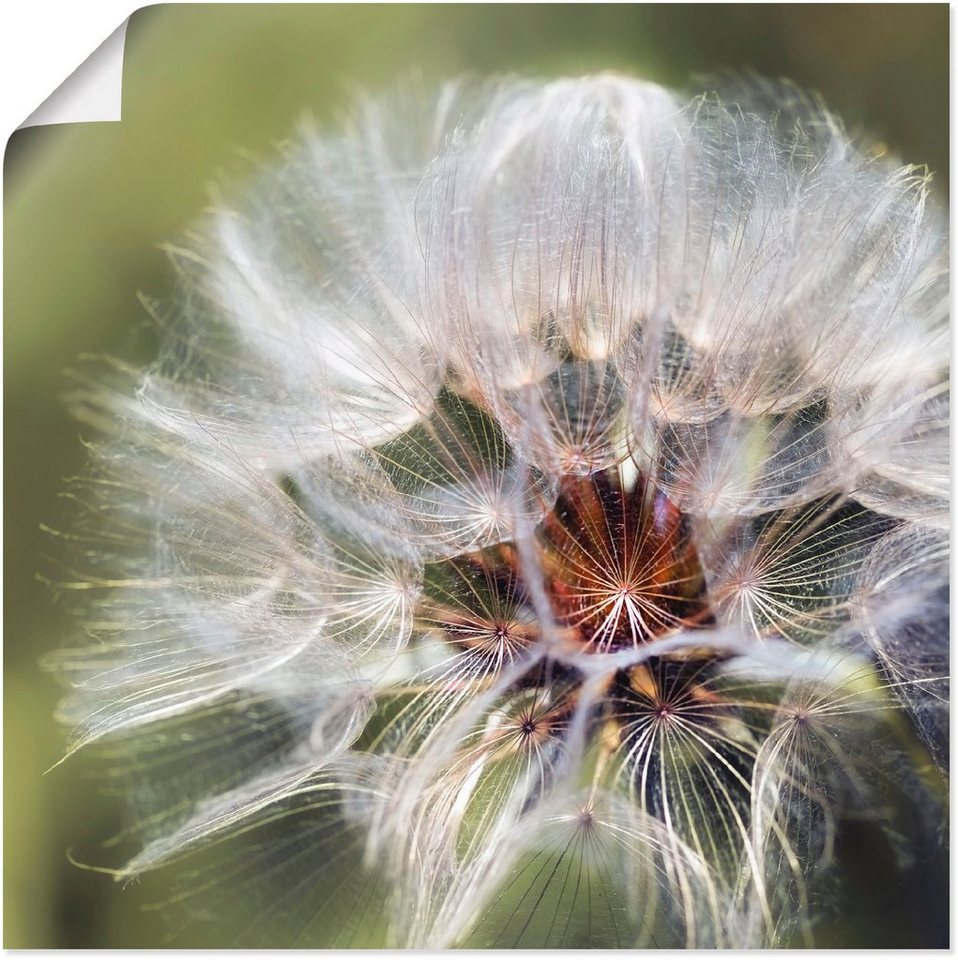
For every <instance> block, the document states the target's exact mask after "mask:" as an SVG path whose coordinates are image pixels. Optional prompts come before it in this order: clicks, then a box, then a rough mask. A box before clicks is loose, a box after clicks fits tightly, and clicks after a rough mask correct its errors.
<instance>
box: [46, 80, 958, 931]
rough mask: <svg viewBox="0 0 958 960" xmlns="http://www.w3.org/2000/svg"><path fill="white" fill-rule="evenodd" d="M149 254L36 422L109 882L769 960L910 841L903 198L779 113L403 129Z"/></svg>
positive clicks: (874, 159) (318, 140) (494, 108)
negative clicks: (163, 270) (71, 550)
mask: <svg viewBox="0 0 958 960" xmlns="http://www.w3.org/2000/svg"><path fill="white" fill-rule="evenodd" d="M170 254H171V260H172V263H173V265H174V267H175V270H176V272H177V276H178V294H177V297H176V299H175V300H174V301H173V302H170V303H167V304H155V303H150V304H148V307H149V309H150V311H151V313H152V314H153V315H154V317H155V319H156V320H157V323H158V325H159V326H160V327H161V328H162V331H163V339H162V347H161V352H160V355H159V357H158V359H157V360H156V362H155V363H153V364H152V365H151V366H149V367H148V368H146V369H144V370H132V369H128V368H126V367H124V366H123V365H121V364H117V363H114V364H112V365H111V366H110V368H109V369H108V370H106V371H102V370H101V371H99V372H98V373H97V374H96V375H95V376H90V377H88V378H87V379H85V380H84V381H83V382H82V383H81V385H80V386H79V387H78V388H77V389H76V392H75V397H74V403H75V407H76V409H77V411H78V414H79V416H80V417H81V418H82V419H84V420H85V421H86V422H88V423H92V424H94V425H95V426H97V427H98V428H101V429H102V431H103V433H104V437H103V439H101V440H98V441H96V442H95V443H93V444H91V447H92V459H93V468H92V470H91V471H90V473H89V474H88V476H86V477H85V478H83V479H81V480H78V481H76V484H75V486H74V489H73V497H74V498H75V500H76V502H77V513H78V521H77V525H76V528H75V530H73V531H72V532H71V533H70V534H69V537H70V538H72V539H73V540H75V541H77V542H78V543H79V544H80V547H81V549H80V551H79V556H78V557H77V559H76V560H75V561H73V564H72V570H71V574H70V576H68V577H65V578H62V579H63V580H64V581H66V582H64V583H63V586H65V587H71V586H72V587H76V588H78V589H79V590H81V591H82V593H81V594H80V595H82V597H83V599H84V608H83V614H82V615H83V619H84V625H83V626H84V629H83V634H84V638H83V642H82V644H78V645H76V646H75V647H73V648H71V649H70V650H69V651H66V652H62V653H61V654H59V655H57V657H56V658H55V668H56V669H57V670H58V671H60V673H61V674H62V675H63V676H64V677H65V678H66V679H67V680H68V682H69V684H70V687H71V689H70V692H69V694H68V696H67V698H66V699H65V701H64V703H63V706H62V710H61V713H62V718H63V720H64V721H65V722H66V723H68V724H69V725H70V726H71V727H72V740H71V750H72V749H78V748H80V747H84V746H87V745H89V744H93V743H97V744H100V745H101V746H104V747H105V749H108V750H114V751H115V752H116V754H117V755H120V754H123V755H124V756H125V757H127V759H128V760H129V763H128V766H129V772H128V775H129V778H130V788H129V791H128V793H129V799H130V802H131V809H132V810H133V818H132V824H131V827H130V836H133V837H136V838H138V840H139V844H140V847H139V852H136V853H135V854H134V855H133V856H132V859H130V860H129V861H128V862H126V863H125V865H123V866H122V867H121V868H119V869H118V871H117V872H118V875H119V876H121V877H125V878H128V877H134V876H137V875H139V874H141V873H143V872H144V871H147V870H151V869H153V868H157V867H161V866H164V865H168V864H173V865H175V866H174V867H173V869H175V870H177V871H181V872H182V873H183V875H184V876H186V875H189V876H191V877H192V878H193V882H194V893H192V894H191V895H190V896H189V897H187V898H186V899H187V900H188V901H189V902H191V903H193V904H194V905H195V904H196V903H198V904H199V905H200V909H201V911H204V910H206V909H207V908H208V906H207V903H208V902H209V903H213V902H218V903H221V904H222V905H224V909H226V910H227V911H228V910H229V909H233V910H234V915H236V912H235V911H237V910H238V911H239V914H238V915H239V916H242V917H243V918H244V923H243V924H240V925H238V926H236V927H235V929H233V930H232V931H231V934H232V936H233V938H234V939H236V940H237V941H238V942H240V943H241V944H243V945H250V946H251V945H265V946H281V945H299V946H316V947H318V946H342V945H354V946H380V945H392V946H401V947H419V948H422V947H432V948H435V947H451V946H485V947H513V946H517V947H532V948H536V947H589V946H594V947H638V946H659V947H677V946H679V947H680V946H690V947H710V946H714V947H730V946H731V947H742V946H765V947H769V946H784V945H796V944H797V945H803V944H805V945H807V944H809V943H811V942H813V938H814V929H815V923H816V919H817V917H818V915H819V911H820V910H821V909H825V907H823V906H822V905H823V902H824V900H825V899H827V898H824V897H823V896H821V895H820V894H819V892H818V891H819V890H820V888H821V885H822V884H827V882H828V875H829V868H830V867H831V865H832V863H833V861H835V859H836V855H835V848H836V843H837V842H838V839H839V838H840V837H841V832H842V826H843V822H844V821H845V819H846V818H848V817H850V816H851V817H855V818H862V817H867V818H870V819H872V820H874V821H876V822H878V821H882V818H883V817H884V816H885V812H887V811H889V810H899V811H900V810H905V811H906V812H908V814H907V815H906V816H905V817H904V820H906V821H907V823H908V828H907V829H909V830H914V831H917V830H919V829H926V828H927V829H928V830H930V831H931V832H934V831H935V830H936V829H940V828H941V823H942V822H943V818H944V801H943V800H942V796H943V791H944V788H945V785H946V781H945V773H944V772H943V770H942V769H941V768H942V767H943V766H944V760H945V758H946V755H947V702H948V699H947V698H948V692H947V673H948V559H947V554H948V496H949V454H948V422H949V421H948V373H949V371H948V355H949V329H948V309H949V308H948V297H949V280H948V251H947V222H946V219H945V215H944V213H943V211H942V210H941V209H939V208H938V207H937V206H936V205H935V204H934V203H933V202H932V201H931V199H930V190H929V178H928V176H927V174H926V173H924V172H923V171H921V170H919V169H916V168H910V167H904V168H903V167H898V166H895V165H894V164H893V163H891V162H890V161H889V160H888V158H887V157H882V156H878V155H876V154H875V153H874V152H870V151H869V150H868V148H867V146H860V145H858V144H856V143H855V142H853V141H852V139H851V138H850V137H849V136H848V135H847V134H846V132H845V131H844V129H843V128H842V126H841V125H840V123H839V122H838V120H837V119H836V118H835V117H834V116H833V115H831V114H830V113H829V112H828V111H827V110H826V109H825V108H824V107H823V106H822V105H821V104H819V103H818V102H817V101H816V100H815V99H814V98H812V97H809V96H806V95H804V94H802V93H800V92H799V91H797V90H795V89H794V88H792V87H790V86H789V85H787V84H784V83H780V84H779V83H774V84H773V83H767V84H766V83H760V82H755V83H753V84H752V85H750V86H743V87H742V88H741V89H737V90H735V91H732V92H730V93H729V95H728V96H723V97H719V96H717V95H714V94H706V95H701V96H696V97H688V96H685V95H680V94H678V93H675V92H672V91H670V90H666V89H664V88H662V87H659V86H656V85H653V84H650V83H644V82H639V81H636V80H632V79H628V78H624V77H620V76H615V75H599V76H590V77H583V78H578V79H569V80H558V81H552V82H535V81H526V80H521V79H503V80H496V81H489V82H483V83H468V82H464V83H457V84H447V85H444V86H440V87H437V88H436V89H434V90H431V91H428V92H427V91H423V90H421V89H418V88H414V87H413V86H408V87H404V88H401V89H400V90H399V91H398V92H396V93H395V94H393V95H392V96H388V97H384V98H382V99H372V98H370V99H361V100H360V101H359V102H358V103H357V104H356V108H355V111H354V113H353V115H352V117H351V119H350V120H349V121H348V122H347V123H345V124H344V125H343V126H342V127H341V128H340V129H339V130H338V131H322V132H320V131H318V130H316V129H315V128H307V129H304V130H302V131H301V133H300V134H299V135H298V137H297V138H296V139H295V140H293V141H292V142H290V143H289V144H287V145H285V146H284V148H283V150H282V155H281V156H280V157H279V158H277V159H276V160H275V161H274V162H272V163H271V164H268V165H266V166H265V167H264V169H263V170H262V172H261V173H259V174H258V175H257V176H255V177H253V178H252V179H251V181H250V182H249V183H248V184H246V185H245V186H244V187H243V188H242V189H240V190H237V191H235V192H234V193H233V194H231V195H229V196H228V197H227V199H224V200H218V201H217V203H216V208H215V210H213V211H212V212H211V213H209V214H208V216H207V217H206V218H205V219H204V220H203V221H202V222H201V223H200V224H199V225H198V227H197V228H196V231H195V232H194V233H192V234H189V235H187V236H186V237H185V238H184V239H183V241H182V242H181V243H179V244H177V245H173V246H171V247H170ZM932 760H934V761H937V762H938V763H939V765H940V766H939V768H937V769H936V767H935V765H934V764H933V763H932V762H931V761H932ZM915 809H920V810H921V811H922V814H921V816H911V814H910V811H913V810H915ZM891 816H892V815H891V814H889V817H891ZM900 819H901V818H900ZM888 829H889V830H890V831H892V832H897V834H898V835H903V834H902V832H901V831H902V829H903V828H901V827H900V824H899V825H892V826H889V828H888ZM904 836H905V839H904V840H903V841H902V844H903V845H904V847H905V848H907V845H908V843H909V840H908V837H907V835H904ZM196 864H199V866H195V865H196ZM210 909H212V908H210ZM866 945H871V946H876V945H877V944H866Z"/></svg>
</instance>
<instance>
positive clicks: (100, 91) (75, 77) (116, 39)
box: [18, 18, 130, 130]
mask: <svg viewBox="0 0 958 960" xmlns="http://www.w3.org/2000/svg"><path fill="white" fill-rule="evenodd" d="M129 22H130V21H129V18H127V19H126V20H124V21H123V23H121V24H120V25H119V26H118V27H117V28H116V30H114V31H113V33H111V34H110V36H109V37H107V38H106V40H104V41H103V43H101V44H100V45H99V46H98V47H97V48H96V50H94V51H93V53H91V54H90V56H88V57H87V58H86V60H84V61H83V63H81V64H80V66H78V67H77V68H76V70H74V71H73V73H71V74H70V75H69V76H68V77H67V78H66V80H64V81H63V83H61V84H60V86H58V87H57V88H56V90H54V91H53V93H51V94H50V96H49V97H47V98H46V100H44V101H43V103H41V104H40V106H39V107H37V109H36V110H34V111H33V113H31V114H30V116H29V117H27V119H26V120H24V121H23V123H21V124H20V126H19V128H18V129H21V130H22V129H23V128H24V127H36V126H41V125H43V124H50V123H91V122H95V121H104V120H106V121H109V120H113V121H116V120H119V119H120V112H121V106H122V100H123V50H124V47H125V45H126V28H127V24H128V23H129Z"/></svg>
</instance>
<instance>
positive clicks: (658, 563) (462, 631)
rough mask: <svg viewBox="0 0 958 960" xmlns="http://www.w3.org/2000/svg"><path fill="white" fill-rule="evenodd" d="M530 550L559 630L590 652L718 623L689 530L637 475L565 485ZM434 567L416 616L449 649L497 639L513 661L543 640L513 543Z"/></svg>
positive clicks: (611, 473)
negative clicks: (515, 655) (442, 636)
mask: <svg viewBox="0 0 958 960" xmlns="http://www.w3.org/2000/svg"><path fill="white" fill-rule="evenodd" d="M534 546H535V558H536V567H537V569H536V575H537V576H541V577H542V583H543V585H544V586H545V590H546V595H547V597H548V599H549V602H550V604H551V607H552V615H553V617H554V619H555V623H556V625H557V626H558V628H559V629H560V630H561V631H563V633H564V634H565V635H566V637H567V639H569V640H570V641H571V642H574V643H577V644H580V645H581V646H582V647H583V648H584V649H585V650H587V651H589V652H597V653H604V652H611V651H615V650H620V649H623V648H626V647H635V646H638V645H640V644H643V643H646V642H648V641H649V640H652V639H654V638H656V637H659V636H662V635H663V634H666V633H670V632H672V631H675V630H678V629H690V628H693V627H697V626H703V625H705V624H707V623H709V622H711V620H712V616H711V611H710V608H709V605H708V600H707V597H706V593H705V579H704V576H703V574H702V567H701V565H700V563H699V559H698V554H697V553H696V550H695V547H694V545H693V543H692V540H691V537H690V535H689V531H688V521H687V519H686V518H685V517H684V516H683V515H682V513H681V512H680V511H679V510H678V508H677V507H676V506H675V505H674V504H673V503H672V502H671V501H670V500H669V499H668V498H667V497H666V496H665V495H664V494H663V493H661V492H660V491H657V490H655V489H654V488H653V487H652V485H651V484H650V483H648V482H647V481H646V480H645V479H644V478H643V477H641V476H638V477H635V478H634V479H632V481H631V482H629V480H628V478H627V477H626V476H625V475H624V473H623V471H622V470H620V469H619V468H611V469H608V470H605V471H601V472H597V473H593V474H590V475H588V476H584V477H583V476H573V475H567V476H564V477H563V478H562V479H561V480H560V483H559V489H558V496H557V498H556V503H555V506H554V507H553V509H552V510H551V511H550V513H549V514H548V515H547V516H546V517H545V518H544V519H543V520H542V521H541V523H540V524H539V525H538V527H537V528H536V531H535V543H534ZM431 566H432V570H431V571H430V572H429V574H428V575H427V578H426V581H427V584H426V591H425V598H424V601H423V606H422V608H421V610H420V617H421V618H422V619H425V620H427V621H428V622H429V624H430V626H431V627H433V628H437V627H438V628H439V629H441V630H443V632H444V633H445V634H446V637H447V638H448V639H449V640H451V641H452V642H454V643H458V644H461V645H464V646H467V647H471V648H480V647H484V646H487V645H488V643H489V638H490V636H494V637H495V638H496V645H498V646H499V647H500V651H501V652H505V654H506V655H507V656H508V655H509V654H510V653H513V652H518V650H519V649H520V648H523V647H526V646H528V645H529V644H530V643H531V642H534V641H535V640H536V639H537V638H538V636H539V635H540V627H539V625H538V622H537V619H536V617H535V614H534V612H533V604H532V600H531V594H530V590H529V583H528V578H529V576H530V574H529V571H527V570H526V569H525V568H524V566H523V564H522V562H521V560H520V551H519V550H518V549H517V548H516V546H515V545H514V544H512V543H502V544H499V545H497V546H495V547H489V548H486V549H484V550H479V551H473V552H470V553H466V554H462V555H460V556H458V557H456V558H454V559H452V560H447V561H442V562H439V563H436V564H433V565H431ZM479 637H484V638H485V640H486V644H485V645H483V644H480V643H479V642H478V638H479Z"/></svg>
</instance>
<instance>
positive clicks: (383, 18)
mask: <svg viewBox="0 0 958 960" xmlns="http://www.w3.org/2000/svg"><path fill="white" fill-rule="evenodd" d="M728 68H731V69H734V70H745V69H749V70H754V71H756V72H758V73H761V74H765V75H770V76H785V77H789V78H790V79H792V80H794V81H796V82H797V83H798V84H800V85H802V86H804V87H808V88H811V89H814V90H816V91H818V92H819V93H821V94H822V95H823V96H824V98H825V100H826V102H827V103H828V104H829V105H830V106H831V107H832V108H833V109H834V110H835V111H836V112H837V113H838V114H839V115H840V116H842V117H843V119H844V120H845V122H846V124H847V125H848V126H849V127H850V128H851V129H852V130H859V129H860V130H863V131H868V132H869V134H871V135H872V136H874V137H876V138H878V139H879V140H880V141H881V142H882V143H884V144H885V145H886V146H887V148H888V149H889V151H891V152H892V153H893V154H895V155H897V156H899V157H901V158H902V160H903V161H905V162H909V163H927V164H928V166H929V167H930V168H931V169H932V170H933V171H934V172H935V173H936V177H937V179H936V189H937V191H938V193H939V195H940V197H941V199H942V200H943V201H944V200H945V199H946V191H947V172H948V144H949V137H948V131H949V122H948V121H949V110H948V87H949V8H948V6H947V5H946V4H891V5H878V4H864V5H850V4H849V5H771V4H769V5H744V4H742V5H737V4H736V5H720V4H709V5H681V6H680V5H670V4H663V5H568V6H565V5H561V6H560V5H548V4H547V5H528V6H527V5H513V6H491V5H490V6H485V5H483V6H479V5H463V6H452V5H449V6H446V5H437V6H429V5H404V6H378V5H370V6H351V5H344V6H324V5H313V4H302V5H292V4H290V5H285V4H277V5H261V4H251V5H232V4H224V5H213V4H198V5H188V4H180V5H167V6H156V7H148V8H146V9H143V10H140V11H138V12H136V13H134V14H133V17H132V20H131V22H130V26H129V31H128V34H127V46H126V55H125V67H124V78H125V79H124V88H123V120H122V122H120V123H90V124H79V125H77V124H74V125H56V126H44V127H36V128H28V129H25V130H21V131H18V132H16V133H14V134H13V136H12V137H11V139H10V141H9V143H8V146H7V152H6V158H5V159H6V164H5V171H4V173H5V180H4V190H5V196H6V208H5V209H6V216H5V222H4V230H5V250H6V259H5V277H6V284H5V289H4V310H5V317H6V323H5V327H4V352H5V367H4V374H5V377H4V400H5V410H6V415H5V423H4V426H5V438H4V453H5V465H6V469H5V484H6V502H5V540H4V559H5V587H6V603H5V609H4V626H5V636H6V643H5V646H4V666H5V701H4V711H5V713H4V719H5V743H4V746H5V780H4V783H5V801H6V818H5V822H4V835H5V850H6V858H5V864H4V867H5V880H6V883H5V925H4V944H5V946H6V947H20V948H23V947H107V946H113V947H118V946H125V947H155V946H163V945H164V944H165V943H166V938H167V935H168V931H167V930H166V928H165V926H164V923H163V917H162V913H160V912H157V911H152V910H143V909H142V908H143V907H144V905H148V904H149V903H151V902H152V899H151V898H153V897H155V891H154V892H151V891H149V890H147V889H146V887H147V886H148V885H146V886H145V887H140V886H137V885H133V886H130V887H126V888H123V887H122V886H121V885H119V884H116V883H115V882H114V881H113V880H112V879H111V878H110V877H109V876H105V875H102V874H98V873H93V872H89V871H84V870H80V869H78V868H77V867H75V866H74V865H72V864H71V863H70V862H69V859H68V851H71V852H72V854H71V855H72V856H74V857H75V858H76V859H79V860H84V859H91V860H96V857H97V855H98V854H97V849H98V848H97V841H98V840H100V839H102V838H104V837H108V836H110V835H111V833H114V832H115V831H116V829H117V826H118V824H119V822H120V820H119V817H120V810H119V805H118V802H117V801H116V800H115V799H114V798H112V797H111V796H110V795H109V794H108V793H104V791H103V790H101V789H100V788H101V787H103V786H106V785H105V784H103V783H98V782H96V781H95V778H96V777H97V776H99V775H100V774H93V773H92V770H93V768H92V767H91V766H90V765H87V764H86V763H85V761H84V759H83V758H82V757H79V758H71V759H69V760H68V761H67V762H66V763H64V764H63V765H62V766H59V767H57V768H56V769H54V770H52V771H51V772H49V773H48V774H46V775H44V771H45V770H47V769H48V768H49V767H51V765H53V764H54V763H56V761H57V760H58V759H60V757H61V755H62V751H63V731H62V730H60V729H58V728H57V727H56V725H55V724H54V721H53V719H52V715H53V710H54V706H55V703H56V700H57V698H58V690H57V688H56V685H55V683H54V681H53V680H52V679H51V678H50V677H49V676H47V675H45V674H43V673H42V672H41V671H40V669H39V667H38V660H39V659H40V657H41V656H42V655H43V654H45V653H46V652H48V651H50V650H52V649H55V648H57V647H60V646H63V645H64V644H65V642H66V639H67V637H68V635H69V632H70V630H71V626H70V622H69V619H68V617H67V616H66V613H65V604H63V603H62V602H56V601H57V598H56V597H55V595H54V592H53V591H51V590H50V589H49V588H48V587H46V586H44V585H43V584H42V583H40V582H38V581H37V579H36V573H37V572H38V571H41V570H49V569H50V561H49V560H48V559H46V557H47V555H52V554H55V553H56V550H57V545H56V543H55V542H54V541H52V540H51V539H50V538H49V537H48V536H46V535H44V534H43V533H42V532H41V530H40V524H41V523H46V524H49V525H51V526H53V527H57V526H60V525H61V524H62V521H63V518H64V516H65V514H66V513H67V511H65V509H64V505H63V503H62V501H61V500H59V499H58V494H59V493H60V491H61V490H62V489H63V486H64V478H65V477H68V476H70V475H72V474H75V473H77V472H79V471H80V470H81V469H82V465H83V451H82V447H81V443H80V437H81V436H83V435H84V433H85V428H82V429H81V428H80V427H79V426H78V425H77V424H76V423H74V422H72V421H71V419H70V418H69V416H68V414H67V413H66V411H65V409H64V406H63V402H62V399H61V397H62V393H63V390H64V387H65V379H64V370H65V368H67V367H70V366H71V365H72V364H73V363H74V361H75V358H76V357H77V355H78V354H81V353H108V354H112V355H117V356H120V357H123V358H125V359H130V360H142V359H145V358H146V357H148V356H149V354H150V352H151V350H152V349H153V346H152V339H151V337H152V335H151V333H150V327H149V323H148V320H147V318H146V315H145V312H144V310H143V308H142V307H141V306H140V304H139V303H138V301H137V293H138V292H144V293H147V294H149V295H152V296H157V297H163V296H164V294H165V293H167V292H168V290H169V278H168V268H167V263H166V260H165V256H164V254H163V253H162V251H161V250H159V249H158V246H157V245H158V244H159V243H161V242H162V241H165V240H170V239H173V238H175V237H176V236H177V234H178V233H179V232H180V231H182V230H183V229H185V228H187V227H188V226H189V225H190V223H191V221H192V220H193V219H194V218H195V217H196V216H197V214H198V213H199V212H200V211H201V209H202V208H203V207H204V205H205V204H206V203H207V198H208V189H209V186H210V184H211V183H213V182H215V181H217V180H218V179H221V178H224V177H228V178H230V179H232V178H234V177H236V176H242V174H243V172H244V171H246V170H248V169H249V156H253V157H269V155H270V153H271V151H272V150H273V145H274V143H275V142H276V141H278V140H280V139H282V138H283V137H285V136H287V135H289V134H290V133H291V132H292V131H293V130H294V128H295V127H296V125H297V123H298V122H299V121H300V119H301V118H302V117H303V116H305V115H307V114H312V115H314V116H315V117H317V118H318V119H319V120H320V121H323V120H333V119H335V117H337V116H338V115H339V114H340V113H341V112H342V111H343V110H344V109H345V108H346V105H347V104H348V102H349V99H350V97H351V96H352V91H353V89H354V88H355V86H356V85H359V86H361V87H365V88H371V89H374V90H375V89H377V88H382V87H384V86H389V85H390V84H391V83H392V82H393V81H394V80H395V78H396V77H398V76H401V75H404V74H409V73H411V72H418V73H421V74H422V75H423V76H425V77H426V78H435V79H441V78H443V77H447V76H451V75H456V74H459V73H462V72H464V71H469V72H473V73H479V74H487V73H493V72H501V71H511V72H516V73H525V74H537V75H540V74H541V75H557V74H566V73H581V72H587V71H594V70H606V69H615V70H622V71H627V72H629V73H633V74H636V75H639V76H642V77H646V78H648V79H652V80H656V81H659V82H662V83H665V84H669V85H675V86H682V87H688V86H694V77H695V76H697V75H703V74H711V73H715V72H719V71H722V70H724V69H728ZM843 843H845V844H846V849H845V850H844V851H843V853H845V855H846V856H845V859H847V861H848V862H849V864H851V866H850V867H849V874H848V886H849V888H853V889H855V890H858V891H859V894H858V899H857V900H856V901H855V902H849V903H847V904H846V906H845V907H843V908H840V909H839V910H837V911H836V912H835V914H834V916H833V917H832V918H831V919H830V920H829V921H828V922H827V923H826V924H825V925H824V927H823V928H822V930H821V935H820V936H819V941H820V945H822V946H838V947H841V946H854V945H856V944H860V943H862V942H863V940H864V942H867V943H870V944H872V945H875V946H878V945H882V946H888V947H895V946H938V947H941V946H946V945H947V936H948V933H947V929H946V926H945V923H946V921H945V917H946V916H947V902H948V891H947V865H946V863H945V858H944V857H943V856H940V855H936V854H935V853H934V852H933V851H932V852H929V853H928V855H927V857H926V858H924V859H920V860H919V862H918V863H917V865H915V866H913V867H912V868H911V870H910V871H909V872H906V873H905V874H901V875H899V874H896V872H895V870H894V869H893V866H892V865H891V864H890V863H889V862H887V861H888V858H889V854H888V853H887V851H886V852H882V850H881V849H880V845H879V844H877V842H876V841H875V837H874V836H873V835H872V834H871V833H870V832H869V830H868V828H867V826H863V827H861V828H859V829H857V831H856V830H852V831H850V833H849V834H848V835H846V838H845V840H844V841H843ZM892 876H897V877H898V878H899V879H897V880H895V881H894V882H893V883H892V882H891V881H887V882H886V880H884V879H883V878H887V877H892ZM840 883H841V881H838V884H839V885H840ZM865 930H867V931H868V933H867V934H865V933H863V931H865Z"/></svg>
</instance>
